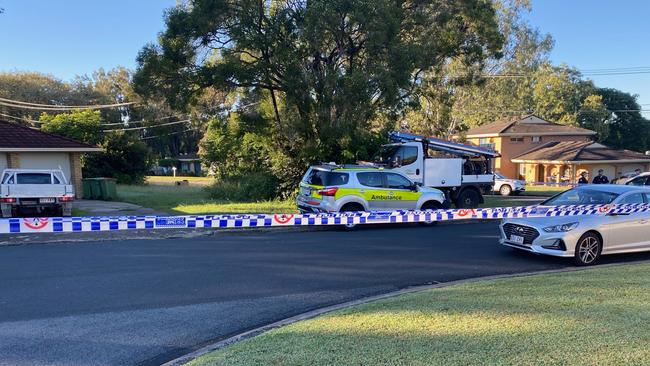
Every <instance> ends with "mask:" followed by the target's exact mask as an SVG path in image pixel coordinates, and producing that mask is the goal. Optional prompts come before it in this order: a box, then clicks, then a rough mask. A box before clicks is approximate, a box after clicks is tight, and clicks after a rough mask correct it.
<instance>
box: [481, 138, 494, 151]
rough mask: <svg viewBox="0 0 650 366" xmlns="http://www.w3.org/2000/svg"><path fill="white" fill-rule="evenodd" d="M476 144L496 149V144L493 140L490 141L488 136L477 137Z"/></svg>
mask: <svg viewBox="0 0 650 366" xmlns="http://www.w3.org/2000/svg"><path fill="white" fill-rule="evenodd" d="M478 146H480V147H483V148H486V149H490V150H496V149H495V147H496V145H495V144H494V142H492V141H490V139H489V138H480V139H478Z"/></svg>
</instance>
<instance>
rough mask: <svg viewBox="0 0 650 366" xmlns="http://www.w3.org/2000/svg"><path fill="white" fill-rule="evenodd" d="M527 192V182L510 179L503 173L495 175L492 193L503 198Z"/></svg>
mask: <svg viewBox="0 0 650 366" xmlns="http://www.w3.org/2000/svg"><path fill="white" fill-rule="evenodd" d="M525 190H526V182H524V181H523V180H518V179H510V178H507V177H506V176H505V175H503V174H501V173H494V186H492V192H494V193H499V194H500V195H502V196H510V195H511V194H512V195H515V196H516V195H518V194H519V193H521V192H523V191H525Z"/></svg>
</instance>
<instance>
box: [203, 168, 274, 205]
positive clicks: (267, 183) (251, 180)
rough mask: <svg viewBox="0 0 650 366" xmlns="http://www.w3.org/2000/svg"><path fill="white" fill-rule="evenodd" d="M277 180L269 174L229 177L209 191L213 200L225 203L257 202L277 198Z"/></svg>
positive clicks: (208, 189)
mask: <svg viewBox="0 0 650 366" xmlns="http://www.w3.org/2000/svg"><path fill="white" fill-rule="evenodd" d="M277 186H278V182H277V179H276V178H275V177H274V176H273V175H270V174H267V173H260V172H256V173H250V174H247V175H237V176H227V177H223V178H221V179H219V180H217V181H216V182H215V183H214V184H212V185H211V186H209V187H208V188H206V189H207V191H208V194H209V195H210V197H211V198H213V199H217V200H224V201H237V202H255V201H266V200H271V199H274V198H276V197H277V195H278V192H277Z"/></svg>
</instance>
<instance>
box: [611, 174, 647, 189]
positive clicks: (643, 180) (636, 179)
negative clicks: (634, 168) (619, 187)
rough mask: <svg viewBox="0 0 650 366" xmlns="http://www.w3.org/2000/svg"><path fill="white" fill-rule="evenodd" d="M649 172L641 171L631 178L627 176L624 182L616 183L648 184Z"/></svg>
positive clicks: (630, 184)
mask: <svg viewBox="0 0 650 366" xmlns="http://www.w3.org/2000/svg"><path fill="white" fill-rule="evenodd" d="M649 178H650V173H641V174H639V175H634V176H633V177H631V178H628V179H627V180H626V181H625V183H618V182H617V184H626V185H629V186H650V179H649Z"/></svg>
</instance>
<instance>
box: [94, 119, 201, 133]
mask: <svg viewBox="0 0 650 366" xmlns="http://www.w3.org/2000/svg"><path fill="white" fill-rule="evenodd" d="M187 122H191V120H190V119H186V120H182V121H175V122H167V123H160V124H157V125H152V126H142V127H129V128H120V129H115V130H102V132H117V131H135V130H145V129H147V128H154V127H163V126H171V125H177V124H180V123H187Z"/></svg>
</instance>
